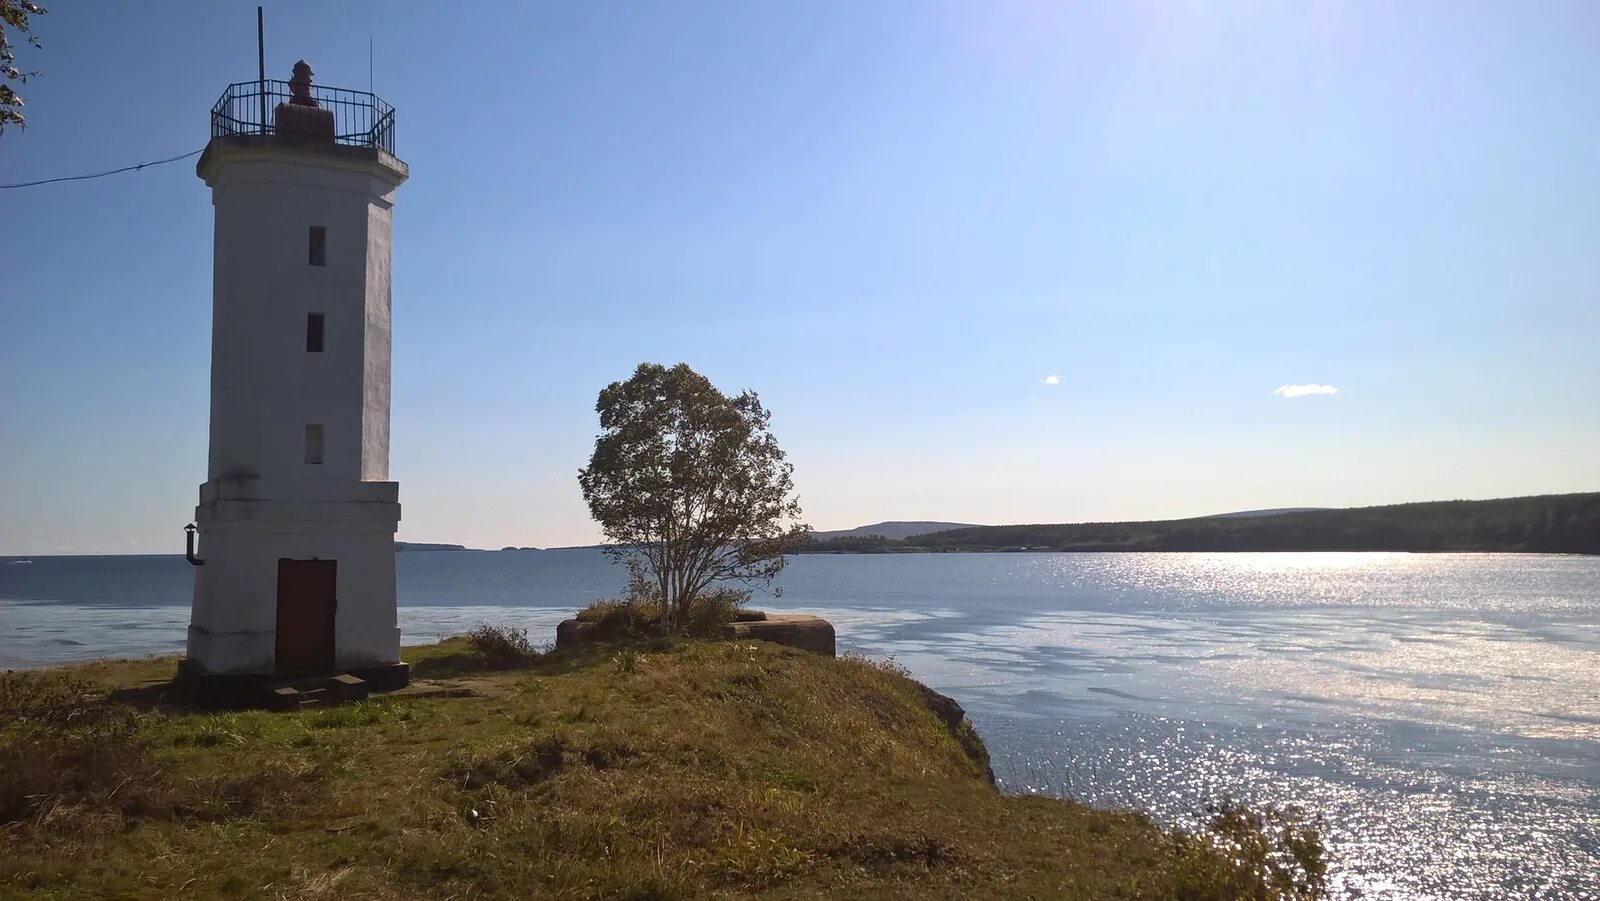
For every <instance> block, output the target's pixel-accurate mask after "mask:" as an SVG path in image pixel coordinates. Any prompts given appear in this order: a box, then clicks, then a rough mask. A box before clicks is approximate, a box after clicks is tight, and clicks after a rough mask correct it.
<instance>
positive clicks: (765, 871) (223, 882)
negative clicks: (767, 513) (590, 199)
mask: <svg viewBox="0 0 1600 901" xmlns="http://www.w3.org/2000/svg"><path fill="white" fill-rule="evenodd" d="M495 631H497V630H480V632H479V633H478V634H477V635H476V636H475V637H474V638H473V639H468V638H465V637H463V638H456V639H451V640H448V641H445V642H442V643H440V644H437V645H430V646H426V647H419V648H410V649H407V652H406V656H407V659H409V660H410V661H411V662H412V664H413V666H414V668H415V671H416V673H417V675H418V677H419V678H423V679H434V680H439V681H443V682H447V683H454V684H458V685H462V686H466V687H470V688H472V689H474V690H475V692H476V694H477V696H476V697H471V698H413V699H405V698H382V697H379V698H374V699H372V700H368V701H365V702H361V703H356V704H350V705H346V706H341V707H332V708H327V709H321V710H317V709H310V710H304V711H300V712H298V713H268V712H264V711H244V712H229V713H209V712H201V711H195V710H190V709H185V708H182V707H179V706H174V705H173V702H174V700H175V699H174V698H173V697H171V696H170V694H169V687H168V686H167V685H166V683H165V679H166V678H167V677H168V676H169V675H170V674H171V672H172V669H173V666H174V663H175V661H174V660H173V659H171V658H167V659H157V660H145V661H104V662H97V663H93V664H88V665H83V666H75V667H64V668H58V669H54V670H45V671H38V672H23V673H6V674H4V675H3V676H0V847H3V848H4V853H3V854H0V896H5V897H19V898H55V897H63V896H69V895H70V896H83V895H92V896H116V897H129V898H152V899H155V898H160V899H165V898H172V897H179V896H182V897H211V896H221V895H227V896H236V897H245V898H268V897H271V898H284V897H293V898H319V897H327V898H414V897H430V898H431V897H437V898H460V897H474V898H508V899H509V898H518V899H521V898H694V897H712V896H715V897H746V896H752V895H763V896H771V897H777V898H824V897H849V896H854V897H870V898H916V899H918V901H926V899H930V898H972V897H1016V898H1026V897H1035V898H1044V897H1048V898H1118V897H1124V898H1189V899H1212V898H1215V899H1223V898H1228V899H1232V898H1311V897H1317V896H1318V895H1319V893H1320V891H1321V888H1320V886H1321V850H1320V845H1319V844H1318V843H1317V841H1316V836H1315V834H1314V833H1311V832H1309V831H1307V830H1304V829H1300V828H1298V827H1293V826H1283V825H1281V824H1279V823H1277V822H1275V821H1273V820H1270V819H1266V818H1259V817H1256V816H1254V815H1251V814H1248V813H1247V812H1243V811H1237V810H1234V811H1227V812H1225V814H1224V815H1223V816H1222V817H1219V820H1218V823H1217V826H1216V829H1215V830H1214V831H1211V832H1207V833H1202V834H1190V833H1182V832H1175V831H1170V830H1163V829H1161V828H1159V827H1157V826H1156V825H1154V824H1153V823H1151V822H1150V821H1149V820H1148V819H1146V818H1144V817H1142V816H1139V815H1136V814H1133V813H1126V812H1107V811H1099V810H1093V809H1090V808H1087V807H1084V806H1082V805H1079V804H1076V803H1073V802H1070V801H1062V800H1054V799H1044V798H1032V797H1029V798H1023V797H1012V796H1007V795H1004V794H1002V793H1000V792H998V791H996V790H995V788H994V787H993V786H992V785H991V784H990V783H989V782H988V781H987V780H986V778H985V777H984V772H983V768H982V766H981V765H980V762H979V761H977V760H975V759H974V756H973V753H974V752H973V749H972V748H971V747H967V748H963V744H962V742H961V741H959V740H958V738H957V736H956V735H953V734H952V729H950V728H949V727H948V726H947V725H946V723H945V722H942V721H941V720H940V719H939V717H937V716H936V715H934V713H932V712H931V711H930V710H929V709H928V707H927V692H926V690H925V689H923V688H922V686H920V685H918V684H917V683H916V682H914V681H912V680H911V679H909V678H907V677H906V676H905V675H904V674H903V673H901V672H898V671H896V670H895V669H894V668H893V667H887V666H882V665H877V664H873V663H871V662H868V661H863V660H859V659H848V658H847V659H840V660H831V659H826V658H822V657H818V656H816V655H812V654H806V653H802V652H798V651H793V650H790V649H787V648H781V647H778V646H775V645H769V644H764V643H748V642H730V641H723V642H701V641H678V640H673V641H668V640H665V639H658V640H655V641H653V642H650V643H648V644H641V643H634V644H628V645H617V646H609V647H608V646H591V647H585V648H581V649H577V650H575V651H572V652H559V653H539V652H537V651H535V650H532V649H529V648H527V647H526V646H525V642H524V643H521V644H519V642H518V641H517V640H516V635H515V634H514V633H513V634H512V635H510V636H509V637H508V636H506V635H500V636H494V635H491V634H489V633H492V632H495ZM507 664H509V665H510V666H512V667H513V668H511V669H501V668H499V667H502V666H505V665H507ZM966 728H968V729H970V726H967V727H966ZM971 740H972V741H976V738H975V736H972V737H971ZM970 743H971V742H969V744H970ZM977 747H978V748H979V749H981V742H980V743H978V745H977Z"/></svg>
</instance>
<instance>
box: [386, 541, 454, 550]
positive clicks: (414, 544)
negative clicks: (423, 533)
mask: <svg viewBox="0 0 1600 901" xmlns="http://www.w3.org/2000/svg"><path fill="white" fill-rule="evenodd" d="M394 549H395V550H396V551H464V550H466V549H467V546H466V545H464V544H430V543H428V542H426V541H396V542H395V543H394Z"/></svg>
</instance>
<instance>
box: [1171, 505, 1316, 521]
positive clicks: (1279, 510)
mask: <svg viewBox="0 0 1600 901" xmlns="http://www.w3.org/2000/svg"><path fill="white" fill-rule="evenodd" d="M1329 509H1332V508H1331V507H1274V508H1272V509H1270V510H1240V511H1238V512H1237V513H1213V514H1211V515H1210V516H1202V517H1201V519H1237V518H1240V517H1246V516H1277V515H1279V514H1281V513H1311V512H1313V511H1316V510H1329Z"/></svg>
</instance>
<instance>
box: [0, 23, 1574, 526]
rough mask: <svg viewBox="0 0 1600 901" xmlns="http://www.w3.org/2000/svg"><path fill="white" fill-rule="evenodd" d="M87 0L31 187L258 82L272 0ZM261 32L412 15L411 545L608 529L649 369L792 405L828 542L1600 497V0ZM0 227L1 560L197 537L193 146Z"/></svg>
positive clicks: (399, 422)
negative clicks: (586, 471) (599, 404)
mask: <svg viewBox="0 0 1600 901" xmlns="http://www.w3.org/2000/svg"><path fill="white" fill-rule="evenodd" d="M47 6H50V7H51V12H50V13H49V14H48V15H46V16H42V17H39V18H38V19H37V20H36V29H35V30H36V33H37V34H38V35H39V36H40V38H41V39H42V40H43V42H44V49H43V51H29V50H27V49H26V48H23V55H22V56H20V57H19V62H21V63H24V68H32V69H37V70H39V71H40V72H42V74H41V75H40V76H39V77H38V78H36V79H33V80H31V81H30V82H29V83H28V84H27V85H26V91H25V97H26V99H27V101H28V118H29V123H30V124H29V127H28V129H27V130H26V131H16V130H8V131H7V133H6V134H5V135H4V136H3V137H0V183H10V182H15V181H23V180H29V179H34V178H44V177H51V176H56V175H69V174H77V173H82V172H90V171H97V170H102V169H107V168H112V167H116V166H122V165H128V164H132V163H136V162H140V161H144V160H152V159H157V158H160V157H166V156H171V155H174V154H178V153H183V152H186V151H189V150H195V149H198V148H199V147H201V146H203V145H204V143H205V142H206V140H207V136H208V110H209V108H210V106H211V104H212V103H213V102H214V101H215V99H216V98H217V96H218V95H219V94H220V93H221V92H222V89H223V88H224V86H225V85H227V84H228V83H229V82H230V81H243V80H247V79H253V78H254V77H255V15H254V12H255V9H254V5H253V4H252V5H243V4H233V3H219V2H194V3H189V4H184V5H179V4H145V3H134V4H128V3H109V2H106V3H77V2H68V0H58V2H56V3H47ZM266 18H267V38H266V45H267V61H268V62H267V71H268V77H270V78H287V77H288V75H289V69H290V65H291V64H292V63H293V62H294V61H295V60H296V59H298V58H300V57H305V58H306V59H308V60H309V61H310V62H311V64H312V65H313V67H314V68H315V70H316V73H317V80H318V83H320V84H325V85H330V86H343V87H353V88H365V87H366V86H367V84H368V65H367V64H368V56H367V48H368V39H369V38H371V40H372V42H373V45H374V46H375V48H376V53H375V57H374V64H373V71H374V78H375V87H376V90H377V92H378V93H379V94H381V95H382V96H383V97H385V98H386V99H387V100H389V101H390V102H392V103H393V104H394V105H395V106H396V107H397V108H398V110H399V114H398V125H397V132H396V147H397V151H398V154H399V155H400V156H401V157H402V158H403V159H405V160H406V162H407V163H409V164H410V166H411V174H412V177H411V181H410V182H409V183H407V184H406V185H405V186H404V187H402V188H401V189H400V193H399V197H398V203H397V206H396V211H395V244H394V321H395V344H394V411H393V465H392V469H391V473H392V476H393V477H394V478H396V479H398V480H399V481H400V483H401V500H402V502H403V504H404V521H403V522H402V523H401V531H400V537H401V538H403V539H409V540H419V541H430V540H431V541H451V542H461V543H465V544H468V545H472V546H482V547H499V546H501V545H505V544H517V545H530V544H531V545H539V546H550V545H562V544H577V543H587V542H590V541H593V540H596V539H597V538H598V530H597V529H596V528H595V527H594V525H593V524H592V523H591V522H590V520H589V517H588V515H587V511H586V510H585V508H584V506H583V502H582V500H581V498H580V496H579V493H578V485H577V479H576V473H577V470H578V468H579V467H580V466H581V465H583V463H584V462H585V461H586V459H587V457H588V452H589V450H590V448H591V446H592V442H593V438H594V434H595V431H596V429H597V423H596V419H595V415H594V412H593V405H594V400H595V395H596V394H597V392H598V391H599V390H600V388H601V387H603V386H604V385H605V384H606V383H607V382H609V381H612V380H615V379H618V378H623V377H626V376H627V375H628V374H629V373H630V372H631V371H632V369H633V367H634V366H635V365H636V364H637V363H639V362H640V361H642V360H653V361H657V362H661V363H668V364H670V363H675V362H679V361H683V362H688V363H689V364H691V365H692V366H694V367H695V368H696V369H698V370H699V371H701V372H703V373H704V374H706V375H707V376H708V377H710V378H711V379H712V381H713V382H715V383H716V384H717V385H719V386H721V387H722V388H724V389H725V390H729V391H733V390H738V389H741V388H753V389H755V390H757V391H759V392H760V394H761V396H762V398H763V400H764V401H765V402H766V404H767V405H768V407H769V408H770V409H772V410H773V411H774V418H773V424H774V430H775V432H776V433H777V435H778V438H779V440H780V442H781V443H782V445H783V446H784V447H785V448H786V449H787V450H788V452H789V455H790V459H791V461H792V462H793V463H794V465H795V480H796V484H797V486H798V488H799V492H800V495H801V500H802V503H803V504H804V507H805V510H806V514H807V517H806V518H807V519H808V520H809V521H810V522H811V523H812V524H813V525H815V526H817V527H819V528H842V527H849V526H853V525H859V524H862V523H867V522H873V521H877V520H881V519H948V520H961V521H971V522H984V523H1009V522H1041V521H1045V522H1061V521H1080V520H1103V519H1124V518H1127V519H1134V518H1166V517H1175V516H1186V515H1199V514H1204V513H1212V512H1220V511H1226V510H1236V509H1250V508H1259V507H1277V506H1300V505H1319V506H1347V505H1359V504H1371V503H1386V502H1396V501H1405V500H1425V499H1435V498H1454V497H1496V496H1507V495H1518V494H1530V493H1542V492H1559V491H1577V490H1594V489H1596V488H1600V399H1597V389H1600V351H1597V349H1596V340H1597V337H1600V175H1597V169H1596V165H1597V161H1600V117H1597V116H1596V115H1595V98H1596V97H1597V96H1600V54H1596V53H1595V48H1596V47H1600V8H1597V7H1596V6H1595V5H1594V4H1593V3H1587V2H1574V3H1557V2H1545V3H1536V4H1515V3H1503V2H1494V3H1484V4H1472V3H1462V2H1446V3H1388V2H1370V3H1357V4H1345V3H1326V2H1324V3H1316V2H1308V3H1293V4H1289V3H1265V2H1262V3H1231V4H1230V3H1179V2H1161V3H1131V2H1130V3H1122V2H1118V3H1101V2H1093V3H1089V2H1086V3H1044V2H1040V3H1015V4H1004V3H968V2H954V3H950V4H944V5H939V4H930V3H923V2H910V0H907V2H894V3H858V2H848V3H846V2H837V3H835V2H824V3H809V2H808V3H795V4H790V5H784V6H780V5H778V4H774V3H748V2H730V3H725V4H710V3H682V2H677V3H670V4H644V3H637V2H618V3H559V4H557V3H549V4H537V5H534V4H526V5H524V4H515V5H513V4H509V3H508V4H499V5H486V4H477V3H471V4H439V3H429V4H404V5H402V4H399V3H395V4H387V3H375V2H372V3H366V4H358V3H344V2H340V3H318V4H309V3H307V4H293V5H290V4H279V3H272V4H269V5H268V7H267V11H266ZM0 223H3V224H4V234H3V236H0V553H25V554H46V553H90V552H179V551H181V548H182V538H183V535H182V532H181V531H180V529H181V527H182V526H183V525H184V524H185V523H186V522H188V521H189V520H190V518H191V517H192V515H193V506H194V503H195V500H196V489H197V486H198V484H199V483H200V482H201V481H203V480H204V478H205V466H206V434H207V424H206V416H207V403H208V402H207V390H208V375H207V372H208V366H209V351H210V349H209V336H210V304H211V297H210V291H211V259H210V257H211V239H210V229H211V207H210V201H209V195H208V192H207V190H206V188H205V186H204V185H203V184H202V183H201V182H200V181H199V179H197V178H196V177H195V176H194V168H193V161H192V160H186V161H183V162H180V163H174V164H171V165H168V166H164V167H159V168H155V169H149V170H145V171H142V172H138V173H130V174H126V175H118V176H114V177H110V178H105V179H100V180H96V181H87V182H77V183H71V184H62V185H52V186H48V187H38V188H27V189H22V190H14V191H0ZM1296 385H1299V386H1305V385H1315V386H1328V387H1329V388H1332V389H1336V390H1337V393H1326V392H1318V391H1310V392H1302V391H1296V390H1288V391H1281V392H1276V393H1275V389H1278V388H1280V387H1283V386H1296ZM1284 395H1296V396H1284Z"/></svg>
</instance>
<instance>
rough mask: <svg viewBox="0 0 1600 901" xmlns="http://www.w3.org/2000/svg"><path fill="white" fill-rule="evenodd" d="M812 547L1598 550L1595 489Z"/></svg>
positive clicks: (983, 530) (815, 545)
mask: <svg viewBox="0 0 1600 901" xmlns="http://www.w3.org/2000/svg"><path fill="white" fill-rule="evenodd" d="M806 550H807V551H810V552H813V553H828V552H833V553H852V552H853V553H895V552H913V551H1017V550H1030V551H1524V552H1537V553H1569V554H1600V493H1589V494H1548V495H1538V496H1535V497H1517V498H1501V499H1497V500H1486V501H1431V502H1427V503H1417V504H1394V505H1391V506H1385V507H1354V508H1350V509H1344V510H1310V511H1301V512H1292V513H1281V514H1277V515H1272V516H1256V517H1205V518H1201V519H1176V520H1165V521H1159V522H1098V523H1066V524H1056V525H1017V526H978V527H975V528H969V529H955V530H951V531H946V532H938V533H935V534H931V535H914V536H911V537H909V538H906V539H904V540H902V541H889V540H884V539H876V540H874V539H863V538H858V539H836V540H825V541H813V542H812V543H811V544H810V545H808V546H807V548H806Z"/></svg>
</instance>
